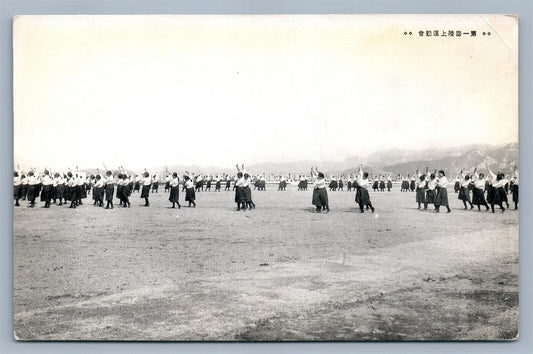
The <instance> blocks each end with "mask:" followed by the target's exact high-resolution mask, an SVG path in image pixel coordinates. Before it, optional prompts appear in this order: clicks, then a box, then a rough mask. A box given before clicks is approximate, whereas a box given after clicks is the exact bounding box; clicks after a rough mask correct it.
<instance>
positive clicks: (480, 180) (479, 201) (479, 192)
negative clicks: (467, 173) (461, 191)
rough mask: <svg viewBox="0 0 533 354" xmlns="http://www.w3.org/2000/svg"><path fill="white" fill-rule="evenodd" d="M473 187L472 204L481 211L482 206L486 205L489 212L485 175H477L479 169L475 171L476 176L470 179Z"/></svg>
mask: <svg viewBox="0 0 533 354" xmlns="http://www.w3.org/2000/svg"><path fill="white" fill-rule="evenodd" d="M470 183H471V184H472V185H473V187H474V188H473V189H472V204H474V205H477V210H478V211H481V205H484V206H485V208H487V209H486V210H489V205H488V204H487V201H486V200H485V191H484V189H485V183H486V181H485V175H484V174H483V173H480V174H479V175H478V174H477V167H476V168H475V169H474V175H473V176H472V178H471V179H470Z"/></svg>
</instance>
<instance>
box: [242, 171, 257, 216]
mask: <svg viewBox="0 0 533 354" xmlns="http://www.w3.org/2000/svg"><path fill="white" fill-rule="evenodd" d="M243 177H244V183H243V185H242V193H243V197H244V203H245V205H246V207H247V208H248V209H250V210H251V209H255V203H254V202H253V200H252V189H251V188H250V184H251V183H252V179H251V178H250V175H249V174H248V173H244V176H243Z"/></svg>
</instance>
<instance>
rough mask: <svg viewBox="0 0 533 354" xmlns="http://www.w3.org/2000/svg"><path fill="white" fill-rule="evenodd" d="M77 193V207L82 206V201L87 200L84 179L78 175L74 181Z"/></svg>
mask: <svg viewBox="0 0 533 354" xmlns="http://www.w3.org/2000/svg"><path fill="white" fill-rule="evenodd" d="M76 184H77V193H78V206H79V205H83V201H82V199H86V198H87V189H86V183H85V177H84V176H83V175H82V174H81V173H79V174H78V176H77V179H76Z"/></svg>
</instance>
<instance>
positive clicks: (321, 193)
mask: <svg viewBox="0 0 533 354" xmlns="http://www.w3.org/2000/svg"><path fill="white" fill-rule="evenodd" d="M311 176H313V177H314V176H316V180H315V186H314V189H313V199H312V204H313V205H314V206H315V207H316V211H317V212H321V211H323V210H325V211H329V200H328V192H327V189H326V182H325V176H324V173H322V172H319V171H318V168H316V167H315V168H311ZM330 183H331V182H330ZM353 185H354V186H355V189H356V193H355V202H356V203H357V204H358V205H359V210H360V212H361V213H364V212H365V208H366V210H368V209H369V208H370V209H371V210H372V213H373V212H374V210H375V209H374V207H373V206H372V202H371V201H370V195H369V194H368V186H369V181H368V172H363V169H362V166H359V171H358V173H357V175H356V176H355V179H354V180H353Z"/></svg>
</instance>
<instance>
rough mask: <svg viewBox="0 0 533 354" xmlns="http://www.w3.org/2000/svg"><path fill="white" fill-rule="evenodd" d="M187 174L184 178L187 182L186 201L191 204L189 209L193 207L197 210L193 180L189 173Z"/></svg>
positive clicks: (185, 185) (185, 186)
mask: <svg viewBox="0 0 533 354" xmlns="http://www.w3.org/2000/svg"><path fill="white" fill-rule="evenodd" d="M185 172H186V173H187V174H186V175H185V176H183V179H184V180H185V183H184V188H185V201H186V202H189V205H188V206H189V207H191V205H192V206H193V207H194V208H196V202H195V200H196V193H195V191H194V182H193V180H192V178H191V175H190V174H189V172H187V171H185Z"/></svg>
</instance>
